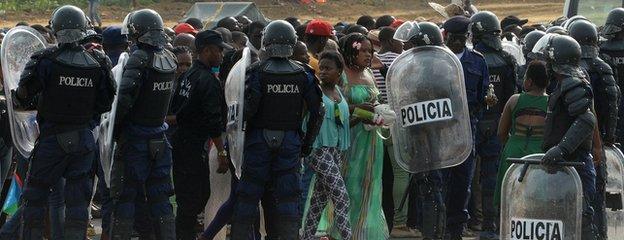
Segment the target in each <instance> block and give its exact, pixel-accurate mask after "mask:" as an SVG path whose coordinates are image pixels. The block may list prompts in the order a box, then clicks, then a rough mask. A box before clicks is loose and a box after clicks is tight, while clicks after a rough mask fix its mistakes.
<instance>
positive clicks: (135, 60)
mask: <svg viewBox="0 0 624 240" xmlns="http://www.w3.org/2000/svg"><path fill="white" fill-rule="evenodd" d="M148 60H149V55H148V53H147V52H146V51H143V50H136V51H134V52H133V53H132V54H130V57H129V58H128V63H126V68H142V67H145V66H147V61H148Z"/></svg>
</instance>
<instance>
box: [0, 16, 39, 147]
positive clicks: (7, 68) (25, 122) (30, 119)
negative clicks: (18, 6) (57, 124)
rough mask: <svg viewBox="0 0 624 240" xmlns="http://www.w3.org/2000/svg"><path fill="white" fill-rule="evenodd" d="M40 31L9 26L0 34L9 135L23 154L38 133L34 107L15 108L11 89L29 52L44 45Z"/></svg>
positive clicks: (24, 64)
mask: <svg viewBox="0 0 624 240" xmlns="http://www.w3.org/2000/svg"><path fill="white" fill-rule="evenodd" d="M41 38H42V37H41V35H40V34H38V32H37V31H36V30H34V29H27V28H26V27H21V28H13V29H11V30H10V31H9V32H8V33H7V34H6V35H5V37H4V40H3V41H2V49H1V50H0V59H1V61H2V73H3V75H4V79H3V86H4V92H5V95H6V98H7V111H8V116H9V125H10V126H11V136H12V138H13V145H14V147H15V149H16V150H17V151H18V152H19V153H20V154H21V155H22V156H23V157H25V158H28V157H30V154H31V152H32V150H33V148H34V146H35V142H36V140H37V138H38V137H39V127H38V124H37V111H34V110H30V111H23V110H17V109H15V107H14V106H13V104H12V103H13V99H12V96H11V90H15V89H16V88H17V86H18V84H19V80H20V74H21V73H22V71H23V70H24V67H26V63H28V61H29V60H30V56H31V55H32V54H33V53H35V52H36V51H39V50H43V49H45V44H44V43H43V42H42V41H41Z"/></svg>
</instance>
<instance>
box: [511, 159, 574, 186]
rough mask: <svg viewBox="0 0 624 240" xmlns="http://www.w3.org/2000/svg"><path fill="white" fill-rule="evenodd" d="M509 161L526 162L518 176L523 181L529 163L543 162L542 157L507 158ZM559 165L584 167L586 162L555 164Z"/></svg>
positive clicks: (519, 180)
mask: <svg viewBox="0 0 624 240" xmlns="http://www.w3.org/2000/svg"><path fill="white" fill-rule="evenodd" d="M507 161H508V162H510V163H518V164H524V166H522V171H521V172H520V176H518V182H522V181H523V180H524V176H525V175H526V173H527V171H528V170H529V164H542V160H541V159H539V160H538V159H522V158H507ZM554 165H555V166H559V167H582V166H584V165H585V163H584V162H557V163H555V164H554Z"/></svg>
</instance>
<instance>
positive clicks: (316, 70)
mask: <svg viewBox="0 0 624 240" xmlns="http://www.w3.org/2000/svg"><path fill="white" fill-rule="evenodd" d="M308 56H310V64H309V65H310V67H312V69H314V75H316V76H317V77H318V73H319V71H321V70H320V69H319V60H318V59H316V58H315V57H314V56H313V55H312V54H311V53H309V52H308Z"/></svg>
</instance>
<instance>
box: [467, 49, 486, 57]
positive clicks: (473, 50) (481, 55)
mask: <svg viewBox="0 0 624 240" xmlns="http://www.w3.org/2000/svg"><path fill="white" fill-rule="evenodd" d="M469 51H471V52H473V53H474V54H476V55H477V56H479V57H481V58H483V59H485V56H483V53H481V52H479V51H477V50H476V49H474V48H472V49H470V48H469Z"/></svg>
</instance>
